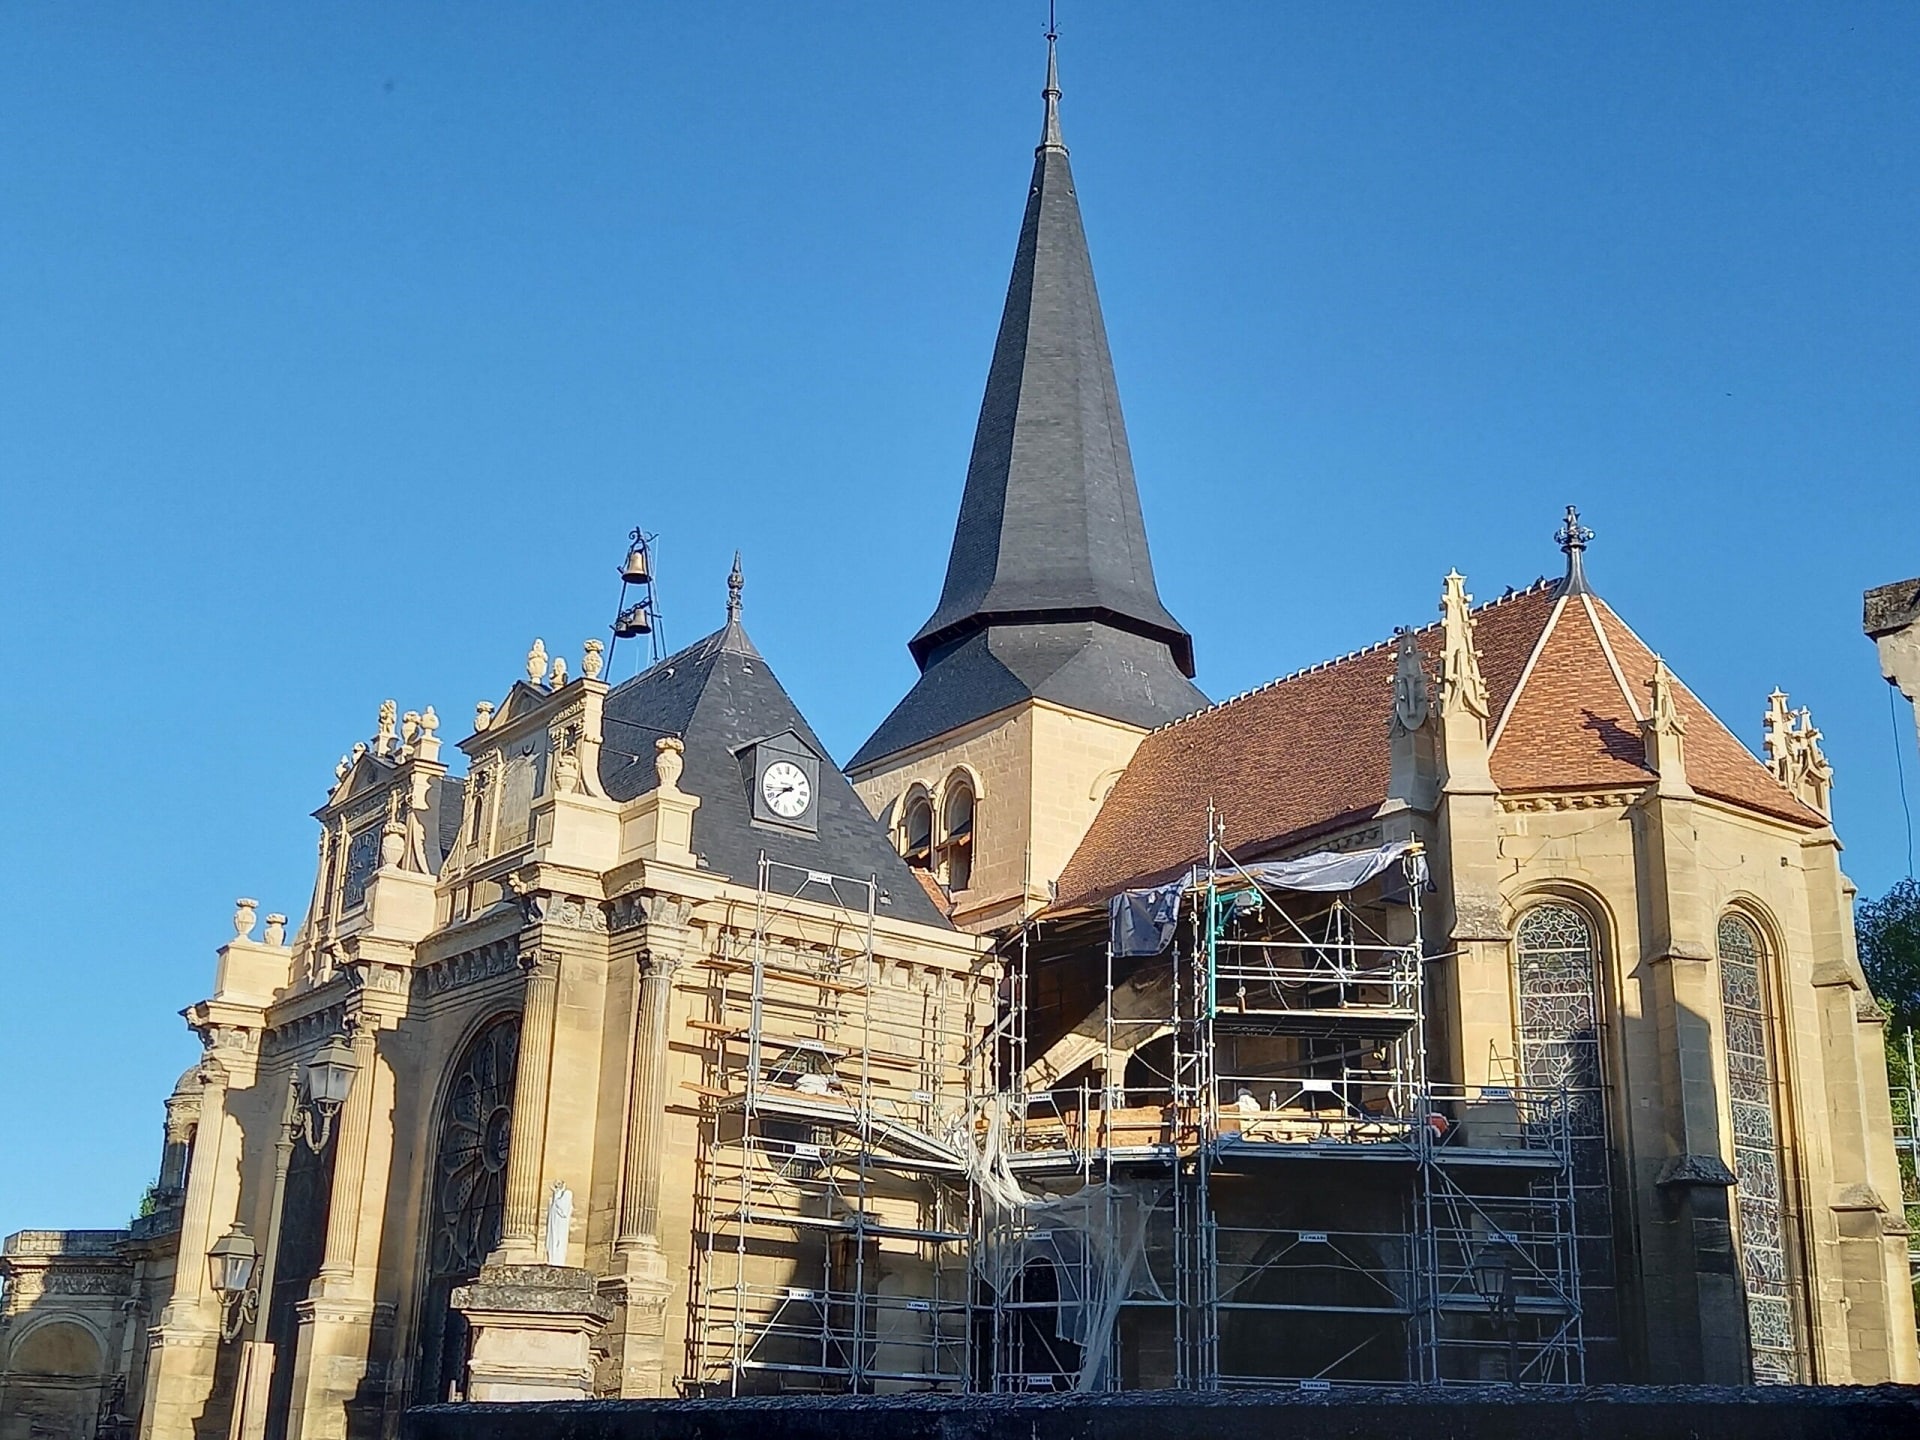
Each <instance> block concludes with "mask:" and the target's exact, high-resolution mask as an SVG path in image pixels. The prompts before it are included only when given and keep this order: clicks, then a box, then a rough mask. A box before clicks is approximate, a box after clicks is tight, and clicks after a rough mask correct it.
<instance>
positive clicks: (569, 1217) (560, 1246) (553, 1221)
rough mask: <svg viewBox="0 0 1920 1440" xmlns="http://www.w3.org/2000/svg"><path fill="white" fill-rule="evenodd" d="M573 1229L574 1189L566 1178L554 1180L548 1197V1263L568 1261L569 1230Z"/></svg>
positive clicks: (554, 1263)
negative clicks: (568, 1184)
mask: <svg viewBox="0 0 1920 1440" xmlns="http://www.w3.org/2000/svg"><path fill="white" fill-rule="evenodd" d="M572 1229H573V1191H571V1190H569V1189H568V1188H567V1183H566V1181H564V1180H556V1181H554V1182H553V1190H552V1192H551V1193H550V1194H549V1195H548V1197H547V1264H549V1265H564V1264H566V1263H567V1232H568V1231H570V1230H572Z"/></svg>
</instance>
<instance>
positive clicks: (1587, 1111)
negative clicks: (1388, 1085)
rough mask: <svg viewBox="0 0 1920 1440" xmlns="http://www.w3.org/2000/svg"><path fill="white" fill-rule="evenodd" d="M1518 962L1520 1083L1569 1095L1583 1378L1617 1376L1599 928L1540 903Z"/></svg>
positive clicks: (1520, 928)
mask: <svg viewBox="0 0 1920 1440" xmlns="http://www.w3.org/2000/svg"><path fill="white" fill-rule="evenodd" d="M1514 966H1515V972H1516V975H1515V979H1516V985H1515V994H1516V997H1517V999H1518V1002H1519V1033H1518V1036H1517V1039H1518V1042H1519V1080H1520V1083H1521V1085H1522V1086H1524V1087H1525V1088H1526V1089H1528V1090H1530V1091H1546V1092H1558V1093H1561V1094H1564V1097H1565V1099H1564V1103H1565V1105H1566V1109H1567V1120H1568V1130H1569V1133H1570V1137H1571V1140H1572V1148H1573V1191H1574V1237H1575V1241H1576V1244H1577V1248H1578V1252H1579V1261H1580V1308H1581V1329H1582V1331H1583V1333H1584V1335H1585V1337H1586V1342H1587V1379H1588V1380H1589V1381H1590V1382H1604V1381H1613V1380H1618V1379H1621V1378H1624V1377H1622V1375H1621V1374H1620V1359H1619V1349H1620V1314H1619V1309H1620V1307H1619V1299H1618V1293H1617V1284H1618V1282H1617V1278H1616V1277H1617V1262H1616V1259H1615V1240H1614V1225H1613V1180H1612V1148H1613V1147H1612V1141H1611V1138H1610V1136H1611V1132H1610V1129H1609V1123H1608V1117H1607V1078H1606V1077H1607V1054H1606V1040H1605V1018H1606V1014H1605V1004H1604V993H1603V991H1602V988H1601V983H1600V977H1601V974H1602V965H1601V955H1600V943H1599V932H1598V928H1597V927H1596V926H1595V924H1594V922H1593V919H1592V917H1591V916H1589V915H1588V914H1587V912H1586V911H1585V910H1582V909H1581V908H1580V907H1579V906H1577V905H1574V904H1571V903H1569V902H1567V901H1564V900H1548V901H1544V902H1542V903H1540V904H1537V905H1534V906H1532V907H1530V908H1529V909H1527V910H1526V911H1524V912H1523V913H1522V914H1521V916H1520V921H1519V924H1518V925H1517V926H1515V928H1514Z"/></svg>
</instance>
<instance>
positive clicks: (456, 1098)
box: [414, 1015, 520, 1404]
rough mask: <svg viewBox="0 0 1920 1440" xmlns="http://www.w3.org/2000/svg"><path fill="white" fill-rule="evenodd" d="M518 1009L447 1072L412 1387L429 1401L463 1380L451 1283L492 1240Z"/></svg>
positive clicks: (461, 1333)
mask: <svg viewBox="0 0 1920 1440" xmlns="http://www.w3.org/2000/svg"><path fill="white" fill-rule="evenodd" d="M519 1053H520V1017H519V1016H518V1015H503V1016H501V1017H500V1018H499V1019H497V1020H493V1021H491V1022H489V1023H488V1024H487V1025H486V1026H485V1027H484V1028H482V1029H481V1031H480V1032H479V1033H478V1034H477V1035H475V1036H474V1037H473V1039H471V1040H470V1041H468V1042H467V1047H466V1049H465V1050H463V1051H461V1053H460V1058H459V1059H458V1061H456V1062H455V1064H454V1067H453V1070H452V1072H451V1074H450V1075H449V1078H448V1081H447V1086H446V1092H445V1098H444V1099H443V1100H442V1101H441V1109H440V1124H439V1129H438V1131H437V1132H436V1137H435V1144H434V1159H433V1169H432V1171H431V1172H430V1175H429V1180H430V1183H431V1185H432V1187H433V1188H432V1191H431V1193H430V1198H429V1200H428V1210H427V1228H426V1252H427V1260H426V1295H425V1299H424V1302H423V1304H422V1306H421V1312H420V1331H419V1333H420V1343H419V1349H418V1352H417V1355H416V1370H415V1379H414V1397H415V1400H416V1401H417V1402H418V1403H421V1404H431V1403H436V1402H439V1401H443V1400H446V1399H448V1398H449V1396H450V1395H452V1394H453V1393H454V1392H455V1391H456V1389H457V1388H458V1387H459V1386H460V1385H461V1384H463V1383H464V1380H465V1376H464V1374H463V1371H464V1370H465V1368H466V1349H467V1334H466V1322H465V1320H464V1319H462V1317H461V1316H460V1315H459V1314H458V1312H456V1311H455V1310H453V1308H452V1305H451V1301H452V1296H453V1291H454V1287H455V1286H458V1285H464V1284H466V1283H467V1282H468V1281H469V1280H472V1279H473V1278H474V1277H475V1276H476V1275H478V1274H479V1273H480V1264H481V1262H482V1261H483V1260H485V1259H486V1257H487V1255H488V1253H489V1252H490V1251H492V1250H493V1248H494V1247H495V1246H496V1245H498V1244H499V1243H500V1231H501V1226H502V1224H503V1222H504V1220H505V1213H506V1198H507V1155H508V1152H509V1150H510V1148H511V1142H512V1138H513V1131H512V1124H513V1077H514V1065H515V1062H516V1061H517V1060H518V1058H519Z"/></svg>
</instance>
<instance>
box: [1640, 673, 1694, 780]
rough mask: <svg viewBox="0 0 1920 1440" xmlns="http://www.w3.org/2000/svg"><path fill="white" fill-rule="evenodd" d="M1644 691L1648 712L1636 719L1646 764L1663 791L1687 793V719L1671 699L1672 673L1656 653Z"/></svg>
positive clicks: (1672, 697) (1672, 688) (1672, 696)
mask: <svg viewBox="0 0 1920 1440" xmlns="http://www.w3.org/2000/svg"><path fill="white" fill-rule="evenodd" d="M1647 692H1648V694H1649V695H1650V696H1651V697H1652V699H1651V704H1650V705H1649V707H1648V710H1649V713H1648V715H1647V718H1646V719H1645V720H1642V721H1641V722H1640V738H1641V741H1642V742H1643V743H1644V744H1645V746H1646V751H1647V766H1648V768H1649V769H1651V770H1652V771H1653V773H1654V774H1656V775H1658V776H1659V777H1660V782H1659V783H1660V789H1661V790H1662V791H1663V792H1668V793H1674V794H1679V793H1682V792H1685V793H1688V794H1691V793H1692V790H1691V787H1690V786H1689V785H1688V784H1687V751H1686V735H1687V718H1686V716H1684V715H1682V714H1681V713H1680V707H1679V705H1678V704H1677V703H1676V701H1675V698H1674V683H1673V672H1672V671H1671V670H1669V669H1668V668H1667V662H1666V661H1665V660H1662V659H1661V658H1660V657H1659V656H1658V655H1656V656H1654V657H1653V678H1652V679H1651V680H1649V681H1647Z"/></svg>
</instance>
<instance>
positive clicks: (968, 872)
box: [940, 776, 973, 890]
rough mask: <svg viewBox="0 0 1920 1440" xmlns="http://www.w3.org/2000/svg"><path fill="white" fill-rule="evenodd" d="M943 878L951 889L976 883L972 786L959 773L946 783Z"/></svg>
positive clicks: (943, 823) (941, 850)
mask: <svg viewBox="0 0 1920 1440" xmlns="http://www.w3.org/2000/svg"><path fill="white" fill-rule="evenodd" d="M940 880H941V883H942V884H944V885H945V886H946V887H947V888H948V889H949V890H965V889H966V888H967V887H968V886H969V885H971V884H973V786H972V785H970V784H968V783H967V781H966V780H965V779H964V778H962V777H959V776H956V777H955V778H954V779H952V780H950V781H948V782H947V798H946V803H945V804H944V805H942V806H941V819H940Z"/></svg>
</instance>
